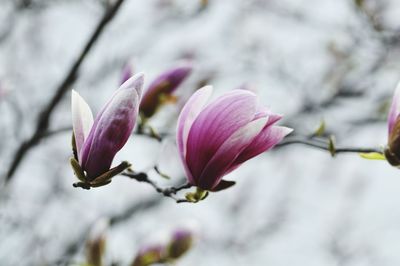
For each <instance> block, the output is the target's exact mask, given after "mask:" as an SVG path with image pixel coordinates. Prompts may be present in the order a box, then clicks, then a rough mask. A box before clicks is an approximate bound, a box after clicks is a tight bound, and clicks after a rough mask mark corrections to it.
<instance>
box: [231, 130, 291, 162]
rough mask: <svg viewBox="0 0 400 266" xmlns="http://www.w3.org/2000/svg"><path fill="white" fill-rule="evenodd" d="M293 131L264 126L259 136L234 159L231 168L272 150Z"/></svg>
mask: <svg viewBox="0 0 400 266" xmlns="http://www.w3.org/2000/svg"><path fill="white" fill-rule="evenodd" d="M292 131H293V129H291V128H288V127H281V126H266V127H264V129H263V130H262V131H261V133H260V134H258V136H257V137H256V138H254V140H253V141H252V142H251V143H250V145H249V146H247V147H246V149H244V150H243V151H242V152H241V153H240V155H239V156H238V157H237V158H236V160H235V162H234V164H233V165H232V166H231V167H235V168H236V165H240V164H242V163H244V162H245V161H247V160H249V159H251V158H253V157H255V156H257V155H259V154H261V153H263V152H265V151H267V150H269V149H271V148H273V147H274V146H275V145H276V144H278V143H279V142H281V141H282V139H283V138H284V137H286V136H287V135H288V134H290V133H291V132H292Z"/></svg>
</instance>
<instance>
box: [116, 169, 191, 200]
mask: <svg viewBox="0 0 400 266" xmlns="http://www.w3.org/2000/svg"><path fill="white" fill-rule="evenodd" d="M121 175H123V176H127V177H129V178H131V179H134V180H136V181H138V182H144V183H147V184H150V185H151V186H152V187H153V188H154V189H155V190H156V191H157V192H158V193H160V194H162V195H163V196H164V197H168V198H171V199H173V200H175V201H176V203H183V202H189V201H188V200H186V199H178V198H176V197H175V194H176V193H178V192H179V191H181V190H183V189H188V188H191V187H192V185H191V184H190V183H185V184H183V185H180V186H178V187H168V188H161V187H159V186H158V185H157V184H156V183H155V182H154V181H153V180H151V179H149V176H148V175H147V174H146V173H144V172H137V173H135V172H124V173H122V174H121Z"/></svg>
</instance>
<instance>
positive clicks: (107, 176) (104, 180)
mask: <svg viewBox="0 0 400 266" xmlns="http://www.w3.org/2000/svg"><path fill="white" fill-rule="evenodd" d="M129 167H131V164H130V163H129V162H127V161H123V162H122V163H120V164H119V165H118V166H116V167H114V168H111V169H110V170H108V171H107V172H105V173H104V174H102V175H100V176H98V177H96V178H95V179H93V180H92V181H90V182H89V183H90V186H92V187H96V186H99V185H100V186H101V185H106V184H108V183H110V182H111V178H113V177H114V176H116V175H119V174H120V173H122V172H123V171H125V170H126V169H128V168H129Z"/></svg>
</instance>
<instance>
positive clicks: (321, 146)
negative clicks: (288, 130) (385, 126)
mask: <svg viewBox="0 0 400 266" xmlns="http://www.w3.org/2000/svg"><path fill="white" fill-rule="evenodd" d="M292 144H302V145H306V146H309V147H313V148H317V149H320V150H324V151H329V152H331V148H330V147H329V143H328V142H327V143H326V144H325V145H324V144H323V143H321V142H320V141H316V140H313V139H307V138H300V137H289V138H286V139H284V140H283V141H282V142H281V143H279V144H278V145H276V148H280V147H284V146H288V145H292ZM333 151H334V154H337V153H371V152H376V153H382V149H379V148H362V147H334V150H333Z"/></svg>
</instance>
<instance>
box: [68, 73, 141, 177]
mask: <svg viewBox="0 0 400 266" xmlns="http://www.w3.org/2000/svg"><path fill="white" fill-rule="evenodd" d="M142 87H143V74H141V73H139V74H137V75H135V76H133V77H132V78H130V79H129V80H127V81H126V82H125V83H124V84H122V85H121V87H120V88H119V89H118V90H117V91H115V93H114V95H113V96H112V98H111V99H110V100H109V101H108V103H107V104H106V105H105V106H104V107H103V109H102V110H101V111H100V112H99V114H98V115H97V117H96V119H95V121H93V115H92V111H91V110H90V107H89V106H88V104H87V103H86V102H85V100H84V99H83V98H82V97H81V96H80V95H79V94H78V93H77V92H76V91H72V125H73V131H74V136H75V144H76V151H77V160H78V161H79V164H80V166H81V168H82V170H84V171H86V174H87V178H88V181H91V180H93V179H95V178H96V177H98V176H100V175H101V174H103V173H105V172H107V171H108V170H109V169H110V166H111V163H112V161H113V159H114V156H115V154H116V153H117V152H118V151H119V150H120V149H121V148H122V147H123V146H124V145H125V143H126V142H127V140H128V138H129V136H130V134H131V133H132V130H133V128H134V126H135V123H136V118H137V114H138V106H139V101H140V96H141V91H142Z"/></svg>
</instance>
